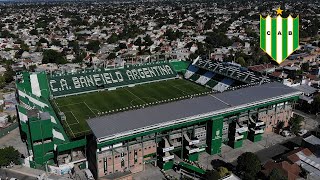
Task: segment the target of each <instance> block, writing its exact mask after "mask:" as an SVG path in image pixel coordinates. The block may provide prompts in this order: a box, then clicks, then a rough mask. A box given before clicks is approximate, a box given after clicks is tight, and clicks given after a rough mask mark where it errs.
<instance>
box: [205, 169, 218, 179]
mask: <svg viewBox="0 0 320 180" xmlns="http://www.w3.org/2000/svg"><path fill="white" fill-rule="evenodd" d="M220 178H221V177H220V175H219V172H218V171H216V170H211V171H207V173H206V179H207V180H218V179H220Z"/></svg>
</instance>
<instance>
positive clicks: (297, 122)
mask: <svg viewBox="0 0 320 180" xmlns="http://www.w3.org/2000/svg"><path fill="white" fill-rule="evenodd" d="M302 121H304V118H303V117H301V116H298V115H295V116H293V117H292V118H291V119H290V121H289V125H290V127H291V132H293V133H294V134H298V133H299V131H300V129H301V123H302Z"/></svg>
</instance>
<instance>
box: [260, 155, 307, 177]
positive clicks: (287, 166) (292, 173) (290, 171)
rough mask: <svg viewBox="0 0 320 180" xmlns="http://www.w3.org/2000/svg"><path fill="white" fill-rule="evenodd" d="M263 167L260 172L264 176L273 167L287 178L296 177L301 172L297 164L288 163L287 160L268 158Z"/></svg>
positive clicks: (267, 174)
mask: <svg viewBox="0 0 320 180" xmlns="http://www.w3.org/2000/svg"><path fill="white" fill-rule="evenodd" d="M263 169H264V170H262V173H263V174H264V175H265V176H266V177H268V176H269V174H270V173H271V172H272V170H273V169H278V170H279V171H280V173H281V174H282V175H283V176H285V177H286V178H287V179H288V180H296V179H298V178H299V174H300V172H301V169H300V167H299V166H298V165H297V164H295V163H289V162H288V161H281V162H275V161H273V160H270V161H268V162H267V163H266V164H265V165H264V166H263Z"/></svg>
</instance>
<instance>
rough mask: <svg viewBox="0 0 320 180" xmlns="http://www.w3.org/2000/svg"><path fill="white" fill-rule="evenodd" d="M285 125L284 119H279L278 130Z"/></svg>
mask: <svg viewBox="0 0 320 180" xmlns="http://www.w3.org/2000/svg"><path fill="white" fill-rule="evenodd" d="M283 127H284V122H283V121H279V122H278V124H277V128H278V130H281V129H283Z"/></svg>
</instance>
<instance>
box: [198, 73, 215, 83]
mask: <svg viewBox="0 0 320 180" xmlns="http://www.w3.org/2000/svg"><path fill="white" fill-rule="evenodd" d="M214 75H215V74H214V73H213V72H210V71H207V72H206V73H205V74H204V75H202V76H200V78H199V79H198V80H197V81H196V83H199V84H201V85H205V84H206V83H207V82H208V81H209V80H210V79H211V78H212V77H213V76H214Z"/></svg>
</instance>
